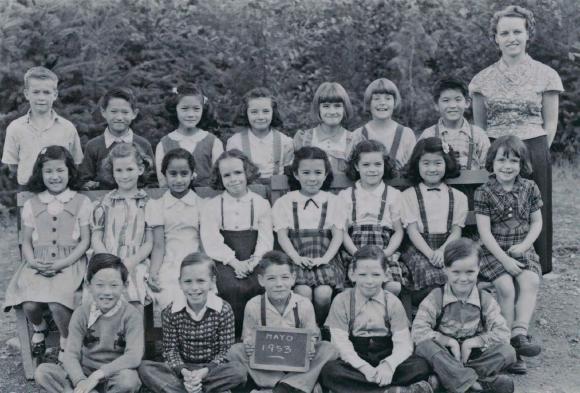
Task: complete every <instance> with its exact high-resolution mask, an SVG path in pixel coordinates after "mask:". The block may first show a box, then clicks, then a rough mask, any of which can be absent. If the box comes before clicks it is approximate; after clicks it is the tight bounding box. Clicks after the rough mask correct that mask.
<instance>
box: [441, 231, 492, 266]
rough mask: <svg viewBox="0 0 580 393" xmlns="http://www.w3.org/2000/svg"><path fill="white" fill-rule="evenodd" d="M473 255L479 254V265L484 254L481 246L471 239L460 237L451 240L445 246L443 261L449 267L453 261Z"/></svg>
mask: <svg viewBox="0 0 580 393" xmlns="http://www.w3.org/2000/svg"><path fill="white" fill-rule="evenodd" d="M472 255H477V265H478V266H479V263H480V261H481V257H482V256H483V251H482V250H481V247H479V245H478V244H477V243H476V242H474V241H473V240H471V239H468V238H466V237H460V238H459V239H456V240H453V241H451V242H449V244H447V246H445V251H444V252H443V262H444V263H445V266H447V267H449V266H451V265H453V262H455V261H458V260H460V259H463V258H467V257H470V256H472Z"/></svg>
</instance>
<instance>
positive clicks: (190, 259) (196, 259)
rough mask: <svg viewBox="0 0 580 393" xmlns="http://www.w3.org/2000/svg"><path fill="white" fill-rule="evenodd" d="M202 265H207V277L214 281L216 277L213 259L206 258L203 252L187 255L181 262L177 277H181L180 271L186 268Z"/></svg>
mask: <svg viewBox="0 0 580 393" xmlns="http://www.w3.org/2000/svg"><path fill="white" fill-rule="evenodd" d="M202 263H207V264H208V268H209V275H210V277H211V278H212V279H214V278H215V277H216V275H217V270H216V267H215V262H214V261H213V259H211V258H210V257H208V256H207V255H206V254H204V253H203V252H194V253H191V254H189V255H187V256H186V257H185V258H183V261H181V266H180V268H179V275H180V276H181V271H182V270H183V269H184V268H185V267H187V266H194V265H201V264H202Z"/></svg>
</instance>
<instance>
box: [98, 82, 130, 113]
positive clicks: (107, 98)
mask: <svg viewBox="0 0 580 393" xmlns="http://www.w3.org/2000/svg"><path fill="white" fill-rule="evenodd" d="M114 98H118V99H121V100H125V101H127V102H128V103H129V105H131V109H133V111H134V110H135V109H137V100H136V99H135V95H134V94H133V91H132V90H131V89H129V88H128V87H113V88H112V89H109V90H107V92H106V93H105V94H104V95H103V96H102V97H101V99H100V100H99V106H100V107H101V110H103V111H106V110H107V107H108V106H109V102H111V100H112V99H114Z"/></svg>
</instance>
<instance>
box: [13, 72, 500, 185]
mask: <svg viewBox="0 0 580 393" xmlns="http://www.w3.org/2000/svg"><path fill="white" fill-rule="evenodd" d="M57 83H58V77H57V76H56V75H55V74H54V73H53V72H52V71H50V70H48V69H46V68H43V67H34V68H31V69H30V70H28V72H27V73H26V74H25V76H24V95H25V97H26V99H27V100H28V101H29V103H30V110H29V111H28V113H27V114H26V115H24V116H22V117H20V118H18V119H16V120H14V121H13V122H12V123H10V125H9V126H8V128H7V129H6V139H5V143H4V152H3V155H2V162H3V163H4V164H7V165H8V166H9V167H10V169H11V171H12V172H13V173H14V174H16V175H17V180H18V184H19V185H20V186H24V185H25V184H26V183H27V181H28V179H29V178H30V175H31V171H32V165H33V163H34V161H35V159H36V157H37V155H38V152H39V151H40V150H41V149H42V148H43V147H46V146H48V145H52V144H56V145H60V146H64V147H66V148H67V149H68V150H69V151H70V153H71V155H72V156H73V159H74V162H75V163H76V164H77V165H80V174H81V180H82V183H83V187H84V188H86V189H112V188H114V187H115V185H114V183H111V181H110V179H107V178H108V177H107V176H106V174H105V173H104V172H103V168H102V165H101V164H102V162H103V161H104V160H105V158H106V157H107V154H108V153H109V152H110V151H111V149H112V147H113V146H114V145H115V144H117V143H119V142H125V143H135V144H137V145H138V146H140V147H141V148H142V150H143V151H144V152H145V153H146V154H147V155H148V156H149V157H155V167H156V168H157V171H156V172H157V173H156V174H157V180H158V183H159V185H160V186H161V187H164V186H166V185H167V182H166V179H165V176H164V174H163V173H162V171H161V163H162V161H163V157H164V156H165V154H166V153H167V152H168V151H169V150H171V149H173V148H176V147H182V148H184V149H185V150H187V151H189V152H190V153H192V154H193V157H194V160H195V164H196V172H195V174H196V178H195V182H194V183H195V185H204V186H207V185H208V184H209V177H210V172H211V168H212V166H213V164H214V163H215V161H216V160H217V157H219V155H220V154H221V153H222V152H223V151H224V146H223V143H222V142H221V141H220V139H219V138H217V137H216V136H214V135H213V134H211V133H209V132H208V131H205V130H204V128H205V127H207V126H208V125H210V124H212V123H215V119H214V114H213V113H214V110H213V105H212V104H211V102H210V100H209V99H208V97H206V96H205V93H204V91H203V90H202V89H201V88H199V87H196V86H195V85H181V86H179V87H177V88H175V89H174V90H173V92H172V94H171V95H170V97H169V99H168V100H167V103H166V107H167V108H168V109H169V111H170V112H171V113H172V115H174V117H175V118H176V120H177V123H178V127H177V129H176V130H174V131H172V132H170V133H169V134H167V135H165V136H164V137H163V138H162V139H161V141H160V142H159V144H158V145H157V147H156V149H155V154H154V153H153V148H152V146H151V144H150V143H149V142H148V141H147V140H146V139H145V138H143V137H142V136H139V135H138V134H136V133H134V132H133V130H132V129H131V123H132V122H133V120H134V119H135V118H136V117H137V115H138V113H139V110H138V108H137V103H136V98H135V96H134V95H133V93H132V92H131V91H130V90H129V89H125V88H113V89H111V90H109V91H108V92H107V93H105V95H104V96H103V97H102V98H101V100H100V110H101V114H102V116H103V117H104V119H105V120H106V122H107V128H106V129H105V131H104V132H103V134H101V135H99V136H97V137H95V138H93V139H91V140H90V141H89V142H88V143H87V144H86V146H85V151H84V155H83V151H82V149H81V144H80V139H79V136H78V133H77V131H76V128H75V127H74V125H73V124H72V123H71V122H69V121H68V120H66V119H64V118H63V117H61V116H59V115H58V114H57V113H56V112H55V111H54V110H53V109H52V106H53V103H54V101H55V100H56V98H57V96H58V90H57ZM433 98H434V102H435V106H436V109H437V111H438V112H439V114H440V119H439V121H438V122H437V124H436V125H434V126H433V127H430V128H428V129H426V130H425V131H424V133H423V134H422V136H421V138H424V137H430V136H439V137H441V138H442V139H443V140H444V141H446V142H448V143H449V144H451V145H452V146H453V147H454V151H455V153H456V155H457V158H458V161H459V164H460V166H461V167H462V168H467V169H479V168H483V165H484V160H485V155H486V151H487V149H488V147H489V140H488V139H487V137H486V135H485V132H483V130H481V129H480V128H478V127H476V126H472V125H470V124H469V123H468V122H467V120H465V118H464V117H463V113H464V111H465V109H467V108H468V107H469V104H470V98H469V96H468V90H467V87H466V85H465V84H464V83H463V82H462V81H460V80H458V79H454V78H450V79H443V80H441V81H439V82H438V83H437V84H436V86H435V87H434V90H433ZM400 105H401V95H400V93H399V90H398V89H397V86H396V85H395V84H394V83H393V82H391V81H390V80H388V79H385V78H381V79H377V80H375V81H373V82H372V83H371V84H370V85H369V86H368V87H367V89H366V91H365V93H364V108H365V111H366V112H368V113H370V115H371V120H370V121H369V122H368V123H366V124H365V125H364V126H363V127H361V128H358V129H356V130H354V132H350V131H348V130H346V129H345V128H344V127H343V126H342V125H343V124H344V123H345V122H347V121H348V120H349V119H350V118H351V117H352V115H353V107H352V104H351V101H350V98H349V96H348V93H347V92H346V90H345V89H344V88H343V87H342V86H341V85H340V84H338V83H329V82H326V83H323V84H322V85H320V87H319V88H318V89H317V91H316V92H315V94H314V98H313V101H312V115H313V117H314V118H315V119H316V121H317V122H318V125H317V126H316V127H314V128H312V129H309V130H299V131H297V132H296V133H295V136H294V140H292V139H291V138H290V137H288V136H286V135H285V134H283V133H281V132H280V131H278V130H277V129H276V128H280V127H282V126H283V121H282V117H281V115H280V109H279V103H278V100H277V99H276V98H275V97H274V96H273V95H272V93H271V92H270V91H269V90H267V89H265V88H256V89H253V90H251V91H249V92H248V93H247V94H246V95H245V96H244V97H243V99H242V103H241V105H240V106H239V108H238V110H237V114H236V117H235V119H234V121H233V123H234V125H235V126H238V127H240V128H241V131H240V132H237V133H236V134H234V135H233V136H232V137H231V138H229V139H228V141H227V143H226V148H227V150H231V149H238V150H241V151H242V152H243V153H244V154H245V155H246V156H247V157H249V158H250V159H251V160H252V162H254V163H255V164H256V165H257V166H258V168H259V170H260V177H261V178H262V179H267V178H269V177H271V176H272V175H276V174H281V173H283V170H284V167H286V166H288V165H290V164H291V163H292V156H293V152H294V151H295V150H298V149H299V148H300V147H303V146H317V147H320V148H321V149H322V150H324V151H325V152H326V153H327V154H328V156H329V159H330V162H331V165H332V168H333V172H334V173H344V172H345V171H346V169H347V161H348V157H349V155H350V153H351V151H352V149H353V147H354V146H355V145H356V144H357V143H358V142H359V141H361V140H363V139H375V140H378V141H380V142H381V143H383V144H384V145H385V147H386V151H387V152H388V154H389V155H390V157H391V158H392V159H393V160H394V161H395V162H396V167H397V169H401V168H402V167H403V166H404V165H405V164H406V163H407V161H408V160H409V158H410V156H411V152H412V150H413V147H414V145H415V143H416V140H415V134H414V133H413V131H412V130H411V129H410V128H407V127H404V126H402V125H401V124H399V123H398V122H396V121H395V120H394V119H393V113H394V111H395V110H396V109H397V108H398V107H399V106H400ZM147 181H148V183H149V184H152V185H153V184H155V183H156V181H155V179H154V176H151V177H150V178H148V179H147Z"/></svg>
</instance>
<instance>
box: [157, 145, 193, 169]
mask: <svg viewBox="0 0 580 393" xmlns="http://www.w3.org/2000/svg"><path fill="white" fill-rule="evenodd" d="M171 160H185V161H187V165H188V166H189V169H191V173H194V172H195V160H194V159H193V155H192V154H191V153H190V152H188V151H187V150H185V149H183V148H181V147H178V148H176V149H171V150H169V151H168V152H167V154H165V156H163V160H162V161H161V173H163V174H164V175H165V172H166V171H167V167H168V166H169V163H170V162H171Z"/></svg>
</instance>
